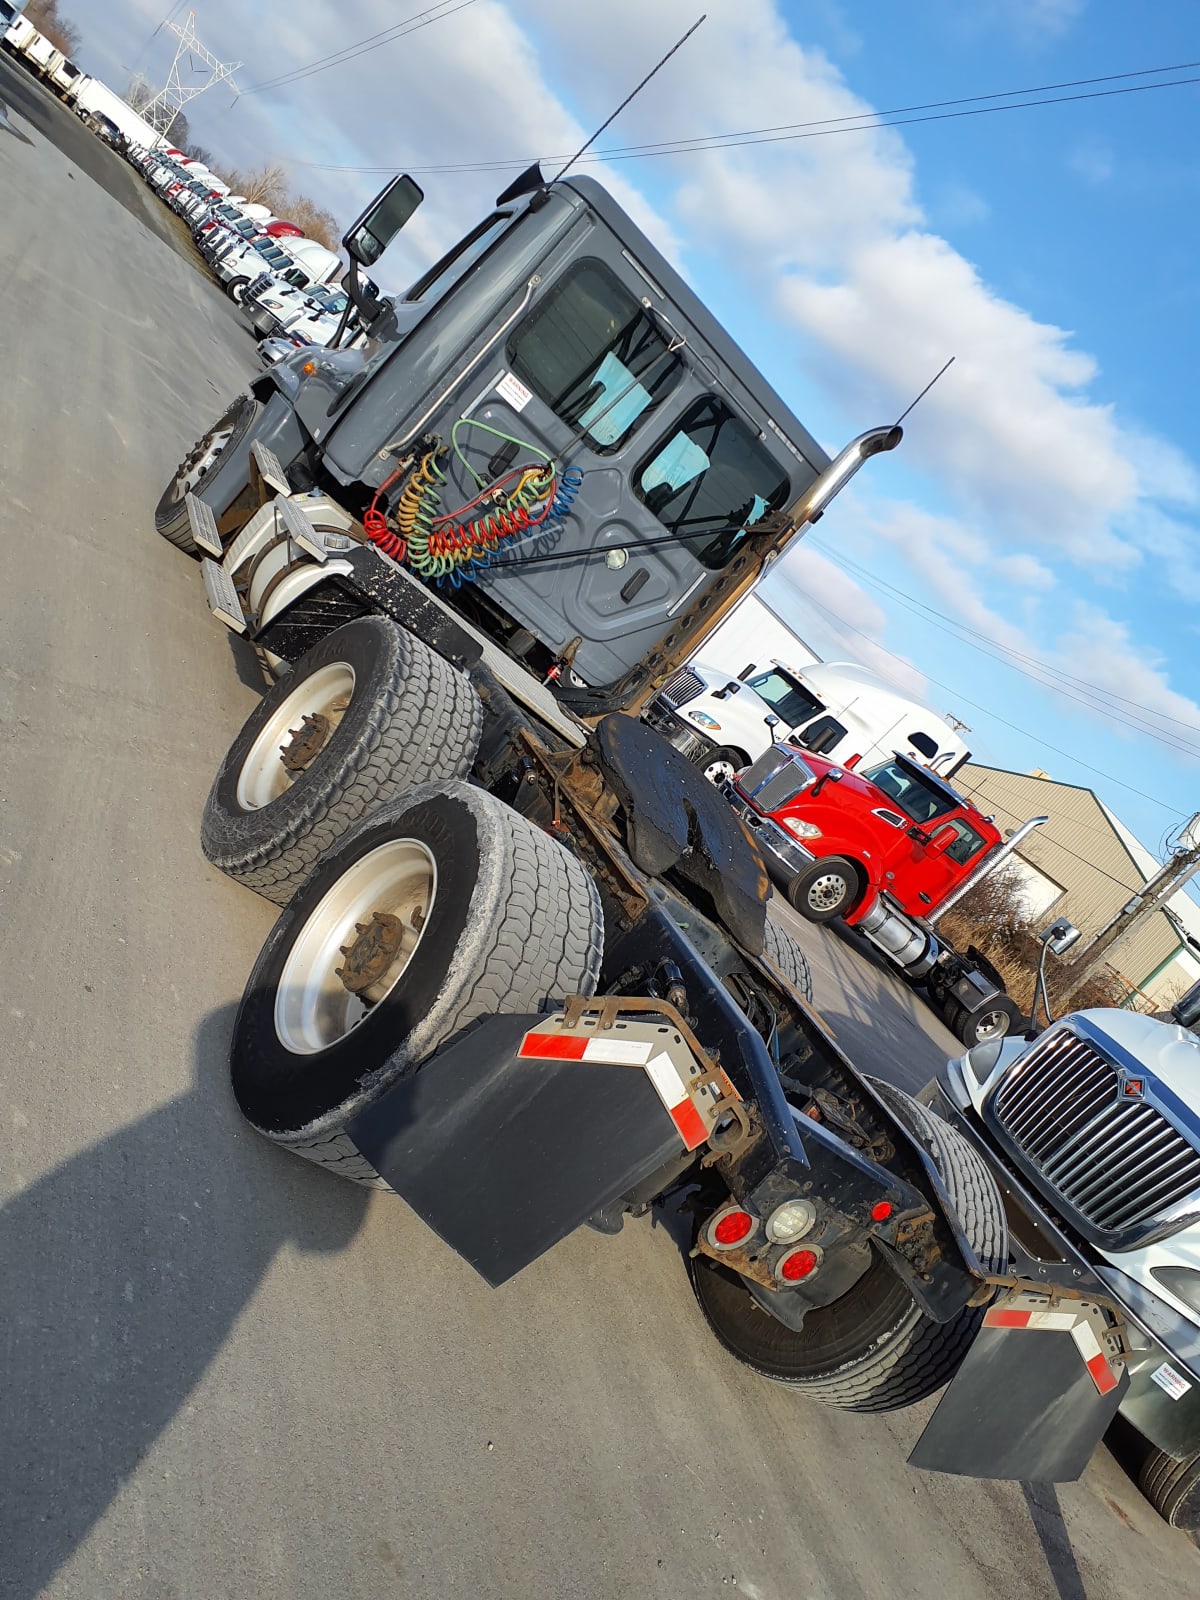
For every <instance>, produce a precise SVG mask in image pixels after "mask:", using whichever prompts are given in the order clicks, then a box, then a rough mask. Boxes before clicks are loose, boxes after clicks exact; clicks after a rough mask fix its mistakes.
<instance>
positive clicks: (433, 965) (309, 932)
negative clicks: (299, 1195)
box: [230, 783, 604, 1187]
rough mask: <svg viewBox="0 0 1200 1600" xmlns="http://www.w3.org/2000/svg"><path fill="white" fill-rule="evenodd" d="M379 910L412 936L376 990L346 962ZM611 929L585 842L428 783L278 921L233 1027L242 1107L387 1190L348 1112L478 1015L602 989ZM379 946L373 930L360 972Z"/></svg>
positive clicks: (328, 867) (292, 1142)
mask: <svg viewBox="0 0 1200 1600" xmlns="http://www.w3.org/2000/svg"><path fill="white" fill-rule="evenodd" d="M378 912H386V913H388V914H389V915H391V916H393V917H398V919H399V921H398V923H397V930H398V932H401V933H402V935H403V937H402V939H401V943H400V945H399V948H398V950H397V953H396V955H395V957H394V960H393V964H392V966H391V967H389V968H387V969H386V971H384V973H383V975H382V977H381V978H379V979H378V980H377V987H375V988H371V989H368V990H367V991H366V996H365V999H364V998H361V997H360V996H358V995H355V994H353V993H351V991H350V989H349V988H348V987H347V986H346V985H344V984H343V983H342V981H341V978H340V976H339V975H338V972H337V968H338V966H339V965H340V964H341V963H343V962H345V963H346V964H347V965H349V964H350V963H351V962H352V961H353V960H354V959H355V947H356V946H359V947H362V946H363V938H362V937H360V938H358V939H356V929H357V928H359V927H363V928H366V929H368V930H369V929H371V928H372V927H373V922H374V914H375V913H378ZM418 912H420V916H418V915H417V913H418ZM603 943H604V922H603V915H602V913H601V909H600V899H599V896H598V895H597V893H596V887H595V884H594V883H593V882H592V880H591V878H590V876H589V875H588V873H587V872H586V871H585V869H584V868H583V867H582V866H581V865H580V863H579V862H578V861H577V860H576V858H575V857H574V856H572V855H570V854H569V853H568V852H567V851H566V850H564V849H563V848H562V846H561V845H559V844H558V843H556V842H555V841H554V840H553V839H551V838H550V837H549V835H548V834H546V833H543V832H542V831H541V830H540V829H538V828H535V827H534V826H533V825H532V824H531V823H529V822H527V821H526V820H525V819H524V817H521V816H519V815H518V814H517V813H516V812H515V811H513V810H511V809H510V807H508V806H506V805H504V804H503V803H502V802H501V801H499V800H497V799H496V798H495V797H494V796H492V795H490V794H488V793H487V792H486V790H483V789H477V788H475V787H474V786H473V785H471V784H467V783H428V784H423V785H422V786H421V787H420V788H418V789H414V790H412V791H411V792H410V793H409V794H407V795H405V796H404V797H403V798H401V799H398V800H393V801H391V802H390V803H389V804H387V805H385V806H382V807H381V808H380V809H379V810H377V811H373V812H372V813H371V815H370V816H368V817H364V818H363V819H362V820H361V821H360V822H358V823H357V824H355V826H354V827H352V828H351V829H350V831H349V832H348V833H346V834H344V835H343V837H342V838H341V839H339V840H338V842H337V844H336V845H335V846H334V848H333V849H332V850H331V851H330V852H329V853H328V855H326V856H325V857H324V858H323V859H322V860H321V862H320V864H319V865H318V867H317V869H316V871H315V872H314V873H313V874H312V876H311V877H310V878H309V880H308V881H307V883H305V885H304V887H303V888H302V889H301V890H300V892H299V894H297V896H296V897H295V899H294V900H293V901H292V903H291V905H290V906H288V908H287V910H286V911H285V912H284V913H283V915H282V916H281V917H280V918H279V921H278V922H277V923H276V924H275V926H274V928H273V929H272V930H271V932H270V934H269V935H268V938H267V942H266V944H265V945H264V946H263V949H262V953H261V954H260V956H259V958H258V961H257V962H256V963H255V966H254V970H253V972H252V973H251V974H250V978H249V980H248V982H247V984H246V990H245V994H244V996H243V998H242V1003H241V1007H240V1009H239V1011H238V1016H237V1022H236V1023H235V1025H234V1034H233V1047H232V1053H231V1061H230V1073H231V1077H232V1082H233V1091H234V1095H235V1097H236V1099H237V1103H238V1105H239V1107H240V1108H241V1111H242V1113H243V1115H244V1116H245V1117H246V1119H247V1121H249V1122H250V1123H251V1125H252V1126H253V1127H254V1128H256V1129H257V1130H258V1131H259V1132H260V1133H262V1134H264V1135H265V1136H266V1137H267V1138H269V1139H272V1140H274V1141H275V1142H276V1143H277V1144H280V1145H283V1146H285V1147H286V1148H287V1149H289V1150H292V1151H294V1152H295V1153H296V1154H297V1155H300V1156H304V1157H306V1158H307V1159H308V1160H310V1161H316V1162H319V1163H321V1164H322V1165H324V1166H328V1167H329V1168H330V1170H331V1171H334V1172H337V1173H340V1174H341V1175H342V1176H343V1177H347V1178H350V1179H352V1180H353V1181H355V1182H356V1183H368V1184H372V1185H374V1186H375V1187H379V1186H380V1185H381V1184H382V1179H380V1178H379V1174H378V1173H377V1172H376V1171H375V1170H374V1168H373V1167H372V1166H371V1165H370V1163H369V1162H368V1161H367V1160H366V1158H365V1157H364V1156H362V1155H361V1153H360V1152H359V1151H358V1150H357V1149H356V1148H355V1146H354V1144H353V1142H352V1140H351V1139H350V1137H349V1135H348V1134H347V1133H346V1131H345V1130H346V1125H347V1123H348V1122H349V1121H350V1120H351V1119H352V1118H353V1117H354V1116H355V1115H356V1114H357V1113H358V1112H360V1111H362V1110H363V1109H364V1107H366V1106H368V1105H369V1104H371V1103H372V1102H373V1101H374V1100H377V1099H378V1098H379V1097H380V1096H381V1095H382V1094H383V1093H384V1092H385V1091H386V1090H387V1089H388V1088H389V1087H390V1085H392V1084H393V1083H395V1082H396V1081H397V1080H398V1079H400V1078H403V1077H408V1076H411V1075H412V1074H413V1073H415V1072H417V1071H418V1070H419V1068H420V1067H421V1065H422V1063H423V1062H424V1061H426V1060H427V1059H428V1058H429V1056H431V1055H432V1054H433V1052H434V1051H435V1050H436V1049H437V1048H438V1047H439V1045H442V1044H444V1043H445V1042H446V1041H447V1040H448V1039H451V1038H453V1037H454V1036H455V1035H456V1034H459V1033H461V1032H462V1031H463V1029H465V1028H467V1027H469V1025H470V1024H471V1023H472V1022H474V1021H476V1020H477V1019H479V1018H481V1017H488V1016H493V1015H496V1014H498V1013H508V1014H511V1013H519V1012H536V1011H537V1010H538V1008H539V1006H540V1005H541V1004H542V1002H543V1001H545V1000H547V999H549V998H552V997H553V998H559V997H562V996H566V995H570V994H592V993H593V992H594V991H595V987H596V980H597V977H598V975H599V971H600V958H601V953H602V949H603ZM406 945H407V948H406ZM342 947H349V952H350V953H349V954H346V953H344V952H343V949H342ZM370 954H371V950H370V936H369V934H368V935H367V943H366V947H365V954H360V955H359V956H358V960H359V962H360V967H359V974H358V976H359V977H360V978H361V976H362V975H363V971H364V969H363V967H362V965H361V963H362V962H363V961H364V960H366V959H368V958H369V956H370ZM386 958H387V956H386V951H385V953H384V955H383V957H382V959H383V960H386ZM343 970H344V968H343ZM375 970H379V969H378V967H376V969H375ZM384 1186H385V1187H386V1185H384Z"/></svg>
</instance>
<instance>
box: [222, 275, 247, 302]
mask: <svg viewBox="0 0 1200 1600" xmlns="http://www.w3.org/2000/svg"><path fill="white" fill-rule="evenodd" d="M249 284H250V279H249V278H230V280H229V282H228V283H227V284H226V285H225V293H226V294H227V295H228V296H229V298H230V299H231V300H232V301H233V303H234V305H235V306H240V305H241V303H242V291H243V290H244V289H246V288H248V287H249Z"/></svg>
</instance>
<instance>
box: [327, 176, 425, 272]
mask: <svg viewBox="0 0 1200 1600" xmlns="http://www.w3.org/2000/svg"><path fill="white" fill-rule="evenodd" d="M424 198H425V191H424V190H423V189H422V188H421V187H420V185H419V184H417V183H415V182H414V181H413V179H412V178H410V177H409V176H408V174H407V173H401V175H400V176H399V177H398V178H393V179H392V181H391V183H389V184H388V186H387V188H386V189H385V190H384V191H383V193H382V194H380V195H377V196H376V198H375V199H374V200H372V201H371V204H370V205H369V206H368V207H367V209H366V210H365V211H364V212H363V214H362V216H361V217H359V219H358V221H357V222H356V223H354V225H353V227H351V229H350V230H349V232H348V233H347V234H346V236H345V237H344V238H343V240H342V244H343V246H344V247H345V250H346V254H347V255H348V256H349V257H350V259H351V261H356V262H357V263H358V265H359V266H360V267H370V266H373V265H374V264H375V262H376V261H378V260H379V258H380V256H381V255H382V254H383V252H384V251H385V250H386V249H387V247H388V245H389V244H391V242H392V240H393V239H394V238H395V237H396V235H397V234H398V233H399V232H400V229H401V228H402V227H403V226H404V224H405V223H406V222H407V221H408V219H409V218H410V217H411V216H412V214H413V212H414V211H415V210H416V209H417V207H418V206H419V205H420V204H421V201H422V200H424Z"/></svg>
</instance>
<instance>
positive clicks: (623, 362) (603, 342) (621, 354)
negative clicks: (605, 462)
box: [509, 260, 683, 454]
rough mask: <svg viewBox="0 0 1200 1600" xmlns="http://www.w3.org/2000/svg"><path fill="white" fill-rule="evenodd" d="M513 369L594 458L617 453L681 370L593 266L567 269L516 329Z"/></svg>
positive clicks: (631, 302)
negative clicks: (580, 434)
mask: <svg viewBox="0 0 1200 1600" xmlns="http://www.w3.org/2000/svg"><path fill="white" fill-rule="evenodd" d="M509 354H510V356H511V359H512V364H513V369H514V371H515V372H516V373H517V374H518V375H519V376H520V377H521V378H523V379H524V380H525V382H526V383H527V384H528V385H529V387H530V388H531V389H532V390H533V392H534V393H535V394H536V395H539V396H540V397H541V399H543V400H544V401H545V402H546V404H547V405H548V406H549V407H550V409H551V411H553V412H554V414H555V416H557V417H559V418H561V419H562V421H563V422H565V423H567V424H568V426H570V427H572V428H581V429H582V430H583V431H584V433H585V434H586V436H587V438H588V441H589V443H590V444H591V445H592V446H593V448H594V449H596V450H598V451H599V452H600V453H601V454H605V453H607V452H610V451H613V450H616V449H617V448H618V447H619V446H620V445H622V444H623V443H624V442H625V440H626V439H627V438H628V437H629V435H630V434H631V433H632V432H633V429H634V427H635V425H636V424H637V423H638V422H640V421H641V419H642V418H643V417H644V416H646V415H647V414H648V413H649V412H650V411H652V410H653V409H654V407H655V406H657V405H658V404H659V403H660V401H662V400H663V399H664V398H665V397H666V396H667V395H668V394H669V393H670V391H671V389H672V388H673V387H674V386H675V383H676V382H677V380H678V378H679V374H680V372H681V371H682V370H683V369H682V364H681V362H680V360H679V358H678V356H676V355H674V354H673V353H672V352H671V350H670V348H669V347H668V344H667V341H666V339H665V338H664V337H663V335H662V333H660V332H659V329H658V327H657V325H656V324H655V323H654V322H652V321H651V320H650V318H649V317H648V316H647V315H646V312H645V311H644V310H643V308H642V307H641V306H640V305H639V304H638V302H637V301H636V300H635V299H634V297H633V296H632V295H631V294H630V293H629V291H628V290H627V289H626V288H625V287H624V285H623V284H622V283H621V281H620V279H619V278H617V277H616V276H615V275H614V274H613V273H611V272H610V271H609V270H608V268H607V267H606V266H604V265H603V263H601V262H599V261H592V260H588V261H579V262H577V263H576V264H575V265H574V266H572V267H568V269H567V270H566V272H564V273H563V275H562V277H560V278H559V280H558V282H557V283H555V284H554V285H553V286H552V288H551V289H550V290H549V292H548V293H547V294H546V295H545V297H544V298H543V299H542V300H541V302H540V303H539V304H538V305H537V306H536V307H535V309H534V310H533V311H532V312H531V313H530V314H529V316H528V317H527V318H526V319H525V321H524V322H523V323H522V324H521V326H520V328H519V329H518V330H517V333H516V335H515V336H514V338H513V340H512V343H511V345H510V347H509Z"/></svg>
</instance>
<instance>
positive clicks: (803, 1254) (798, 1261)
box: [775, 1250, 821, 1283]
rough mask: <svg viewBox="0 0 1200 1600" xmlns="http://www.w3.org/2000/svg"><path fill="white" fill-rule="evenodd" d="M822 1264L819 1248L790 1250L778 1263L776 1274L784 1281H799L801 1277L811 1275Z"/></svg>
mask: <svg viewBox="0 0 1200 1600" xmlns="http://www.w3.org/2000/svg"><path fill="white" fill-rule="evenodd" d="M820 1264H821V1255H820V1252H819V1251H818V1250H789V1251H788V1253H787V1255H785V1256H784V1257H783V1258H782V1260H781V1261H779V1262H778V1263H777V1264H776V1267H775V1276H776V1277H777V1278H778V1279H779V1280H780V1281H781V1282H782V1283H799V1282H800V1280H801V1278H808V1277H811V1276H812V1274H813V1273H814V1272H815V1271H816V1270H817V1268H818V1267H819V1266H820Z"/></svg>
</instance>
